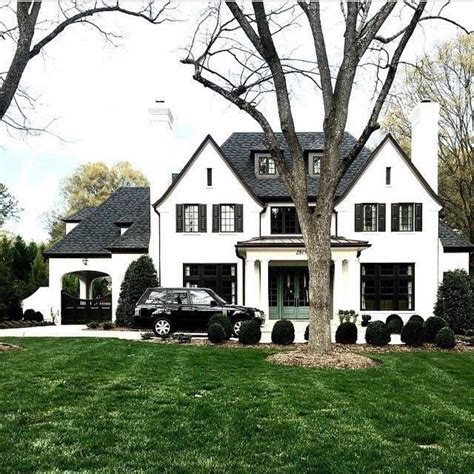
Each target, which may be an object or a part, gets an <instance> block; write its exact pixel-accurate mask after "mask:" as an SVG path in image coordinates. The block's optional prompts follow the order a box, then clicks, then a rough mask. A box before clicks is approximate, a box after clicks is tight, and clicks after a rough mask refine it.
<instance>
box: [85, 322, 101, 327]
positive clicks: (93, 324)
mask: <svg viewBox="0 0 474 474" xmlns="http://www.w3.org/2000/svg"><path fill="white" fill-rule="evenodd" d="M99 326H100V323H99V321H91V322H90V323H87V327H88V328H89V329H97V328H98V327H99Z"/></svg>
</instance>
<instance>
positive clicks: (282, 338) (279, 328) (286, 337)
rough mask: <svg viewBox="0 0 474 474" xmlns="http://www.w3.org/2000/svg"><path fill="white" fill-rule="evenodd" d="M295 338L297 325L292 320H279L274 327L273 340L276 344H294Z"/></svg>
mask: <svg viewBox="0 0 474 474" xmlns="http://www.w3.org/2000/svg"><path fill="white" fill-rule="evenodd" d="M294 340H295V327H294V326H293V323H292V322H291V321H288V320H287V319H281V320H280V321H277V322H276V323H275V324H274V326H273V329H272V342H273V343H274V344H283V345H288V344H293V342H294Z"/></svg>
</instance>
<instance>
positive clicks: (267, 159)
mask: <svg viewBox="0 0 474 474" xmlns="http://www.w3.org/2000/svg"><path fill="white" fill-rule="evenodd" d="M257 163H258V168H257V171H258V174H259V175H260V176H276V174H277V169H276V164H275V160H274V159H273V158H272V157H271V156H259V157H258V162H257Z"/></svg>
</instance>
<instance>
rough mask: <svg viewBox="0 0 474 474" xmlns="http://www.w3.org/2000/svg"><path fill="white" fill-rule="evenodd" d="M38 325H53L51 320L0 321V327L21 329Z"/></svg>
mask: <svg viewBox="0 0 474 474" xmlns="http://www.w3.org/2000/svg"><path fill="white" fill-rule="evenodd" d="M38 326H54V323H52V322H51V321H0V329H21V328H33V327H38Z"/></svg>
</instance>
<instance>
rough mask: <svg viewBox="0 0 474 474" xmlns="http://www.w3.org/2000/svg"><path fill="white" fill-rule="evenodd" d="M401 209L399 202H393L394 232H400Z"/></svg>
mask: <svg viewBox="0 0 474 474" xmlns="http://www.w3.org/2000/svg"><path fill="white" fill-rule="evenodd" d="M399 209H400V205H399V204H392V232H398V231H399V230H400V223H399V220H398V214H399Z"/></svg>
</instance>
